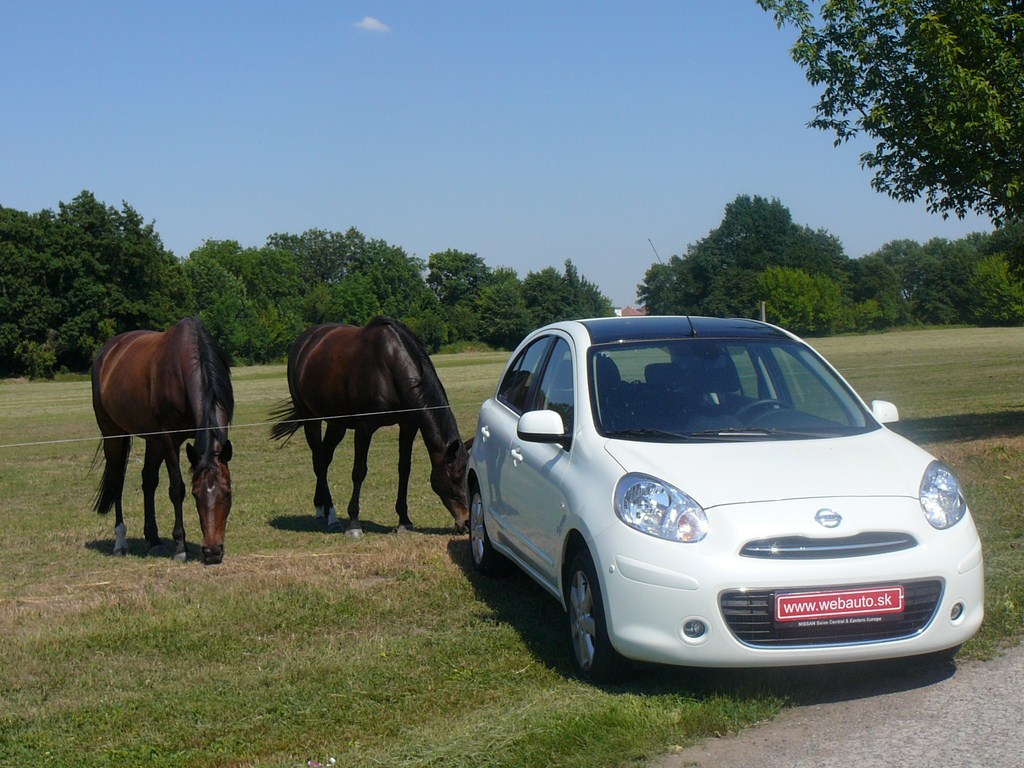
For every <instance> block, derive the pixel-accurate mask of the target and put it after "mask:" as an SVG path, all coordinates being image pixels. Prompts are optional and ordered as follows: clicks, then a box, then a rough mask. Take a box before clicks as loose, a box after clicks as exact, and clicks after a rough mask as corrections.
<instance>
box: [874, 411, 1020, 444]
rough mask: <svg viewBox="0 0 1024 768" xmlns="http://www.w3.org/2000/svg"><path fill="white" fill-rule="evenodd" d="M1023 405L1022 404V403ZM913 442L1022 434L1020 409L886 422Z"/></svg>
mask: <svg viewBox="0 0 1024 768" xmlns="http://www.w3.org/2000/svg"><path fill="white" fill-rule="evenodd" d="M1022 408H1024V406H1022ZM888 426H889V427H890V428H891V429H892V431H893V432H896V433H897V434H900V435H903V437H906V438H907V439H909V440H913V441H914V442H915V443H944V442H958V441H966V440H985V439H991V438H996V437H1022V436H1024V410H1020V411H998V412H996V413H966V414H956V415H953V416H936V417H934V418H927V419H906V420H905V421H897V422H894V423H892V424H889V425H888Z"/></svg>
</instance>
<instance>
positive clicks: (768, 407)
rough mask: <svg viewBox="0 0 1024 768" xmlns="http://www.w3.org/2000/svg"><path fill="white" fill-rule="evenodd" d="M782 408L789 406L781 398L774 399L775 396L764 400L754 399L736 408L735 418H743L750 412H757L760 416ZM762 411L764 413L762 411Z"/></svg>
mask: <svg viewBox="0 0 1024 768" xmlns="http://www.w3.org/2000/svg"><path fill="white" fill-rule="evenodd" d="M783 408H789V406H788V405H786V404H785V403H784V402H782V401H781V400H776V399H775V398H772V397H770V398H766V399H764V400H755V401H754V402H752V403H747V404H746V405H744V406H742V407H741V408H738V409H737V410H736V418H737V419H745V418H747V417H748V416H749V415H750V414H751V413H755V412H756V413H757V414H758V416H762V415H765V414H768V413H771V412H772V411H781V410H782V409H783ZM762 411H763V412H764V413H762ZM753 418H757V417H753Z"/></svg>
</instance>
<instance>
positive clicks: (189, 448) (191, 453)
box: [185, 443, 199, 467]
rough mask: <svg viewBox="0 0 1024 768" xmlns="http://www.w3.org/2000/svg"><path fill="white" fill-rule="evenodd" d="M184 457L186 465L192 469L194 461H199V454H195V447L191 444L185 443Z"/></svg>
mask: <svg viewBox="0 0 1024 768" xmlns="http://www.w3.org/2000/svg"><path fill="white" fill-rule="evenodd" d="M185 455H186V456H188V463H189V464H191V465H192V466H193V467H194V466H195V465H196V461H198V460H199V454H197V453H196V447H195V446H194V445H192V443H185Z"/></svg>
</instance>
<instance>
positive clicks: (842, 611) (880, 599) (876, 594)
mask: <svg viewBox="0 0 1024 768" xmlns="http://www.w3.org/2000/svg"><path fill="white" fill-rule="evenodd" d="M890 613H903V587H902V586H895V587H869V588H862V589H838V590H832V591H829V592H796V593H792V592H791V593H788V594H782V595H776V596H775V621H812V620H815V619H848V618H853V617H856V616H883V615H885V614H890Z"/></svg>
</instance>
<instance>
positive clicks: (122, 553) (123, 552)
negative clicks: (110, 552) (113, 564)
mask: <svg viewBox="0 0 1024 768" xmlns="http://www.w3.org/2000/svg"><path fill="white" fill-rule="evenodd" d="M127 556H128V547H123V548H115V549H114V557H127Z"/></svg>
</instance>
